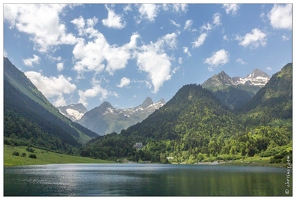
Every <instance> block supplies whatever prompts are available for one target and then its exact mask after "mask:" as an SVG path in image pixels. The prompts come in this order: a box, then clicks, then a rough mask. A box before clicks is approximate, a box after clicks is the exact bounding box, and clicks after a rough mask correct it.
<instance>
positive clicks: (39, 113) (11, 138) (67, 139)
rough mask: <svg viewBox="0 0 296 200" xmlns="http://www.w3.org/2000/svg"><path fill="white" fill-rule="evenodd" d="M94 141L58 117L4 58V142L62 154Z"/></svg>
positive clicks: (90, 135)
mask: <svg viewBox="0 0 296 200" xmlns="http://www.w3.org/2000/svg"><path fill="white" fill-rule="evenodd" d="M93 137H96V134H95V133H93V132H91V131H89V130H88V129H86V128H84V127H82V126H81V125H79V124H76V123H74V122H72V121H71V120H69V119H68V118H66V117H64V116H63V115H61V114H60V113H59V112H58V110H57V109H56V108H55V107H54V106H53V105H51V104H50V103H49V102H48V101H47V100H46V98H45V97H44V96H43V95H42V93H41V92H39V91H38V90H37V88H36V87H35V86H34V85H33V84H32V83H31V82H30V80H29V79H28V78H27V77H26V76H25V75H24V74H23V73H22V72H21V71H19V70H18V69H17V68H16V67H15V66H14V65H12V63H11V62H10V61H9V60H8V58H4V142H5V143H7V144H15V145H18V144H22V145H34V146H38V147H41V148H46V149H48V150H55V151H58V152H66V151H69V150H71V149H72V147H75V148H78V147H79V146H81V144H82V143H85V142H87V141H89V140H90V139H91V138H93Z"/></svg>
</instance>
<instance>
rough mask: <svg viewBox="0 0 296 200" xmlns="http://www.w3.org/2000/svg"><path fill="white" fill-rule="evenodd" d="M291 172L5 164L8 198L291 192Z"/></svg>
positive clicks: (244, 168) (212, 167)
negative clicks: (288, 185) (7, 165)
mask: <svg viewBox="0 0 296 200" xmlns="http://www.w3.org/2000/svg"><path fill="white" fill-rule="evenodd" d="M286 174H287V169H285V168H274V167H259V166H258V167H257V166H224V165H169V164H168V165H162V164H57V165H36V166H20V167H5V168H4V196H291V194H292V189H291V187H292V186H291V187H290V188H288V187H287V185H286V184H285V183H286V180H287V177H286ZM290 181H292V177H291V178H290ZM287 189H289V190H288V192H289V194H286V193H287Z"/></svg>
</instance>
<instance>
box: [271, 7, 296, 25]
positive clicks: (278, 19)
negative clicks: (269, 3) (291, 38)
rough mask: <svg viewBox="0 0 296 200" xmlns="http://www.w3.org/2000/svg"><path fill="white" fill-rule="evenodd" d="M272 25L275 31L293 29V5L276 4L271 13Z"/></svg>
mask: <svg viewBox="0 0 296 200" xmlns="http://www.w3.org/2000/svg"><path fill="white" fill-rule="evenodd" d="M268 17H269V20H270V25H271V26H272V27H273V28H274V29H288V30H291V29H292V4H286V5H279V4H275V5H274V6H273V8H272V9H271V11H270V12H269V15H268Z"/></svg>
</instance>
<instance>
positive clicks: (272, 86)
mask: <svg viewBox="0 0 296 200" xmlns="http://www.w3.org/2000/svg"><path fill="white" fill-rule="evenodd" d="M292 67H293V65H292V63H289V64H287V65H285V66H284V67H283V68H282V70H281V71H279V72H277V73H276V74H274V75H273V76H272V77H271V79H270V80H269V82H268V83H267V84H266V85H265V87H263V88H262V89H260V90H259V91H258V93H257V94H256V95H255V96H254V98H253V99H252V100H251V101H249V102H248V103H247V104H246V105H244V106H243V107H242V108H241V109H239V110H238V111H240V113H243V114H244V117H245V120H246V121H245V124H248V125H251V124H252V125H258V124H261V125H266V124H268V123H269V122H271V121H272V120H274V119H292V94H293V92H292V91H293V90H292V74H293V72H292Z"/></svg>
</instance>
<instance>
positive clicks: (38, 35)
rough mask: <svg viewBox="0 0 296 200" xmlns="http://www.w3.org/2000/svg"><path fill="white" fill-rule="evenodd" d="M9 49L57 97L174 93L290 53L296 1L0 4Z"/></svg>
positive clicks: (118, 98) (82, 99)
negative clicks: (211, 78)
mask: <svg viewBox="0 0 296 200" xmlns="http://www.w3.org/2000/svg"><path fill="white" fill-rule="evenodd" d="M3 10H4V14H3V18H4V24H3V41H4V43H3V46H4V56H6V57H8V58H9V59H10V61H11V62H12V63H13V64H14V65H15V66H16V67H18V68H19V69H20V70H21V71H23V72H24V73H25V74H26V76H27V77H28V78H29V79H30V80H31V81H32V82H33V83H34V84H35V85H36V86H37V88H38V89H39V90H40V91H41V92H42V93H43V94H44V95H45V96H46V97H47V98H48V100H49V101H50V102H52V103H53V104H54V105H56V106H62V105H68V104H72V103H83V104H84V105H85V106H86V107H87V109H88V110H90V109H92V108H94V107H96V106H99V105H100V104H101V103H102V102H103V101H108V102H110V103H111V104H112V105H113V106H115V107H118V108H127V107H134V106H137V105H139V104H141V103H142V102H143V101H144V100H145V98H146V97H148V96H149V97H151V98H152V99H153V101H154V102H156V101H159V100H160V99H161V98H164V99H165V100H166V101H169V100H170V99H171V98H172V97H173V95H174V94H175V93H176V92H177V91H178V90H179V89H180V88H181V87H182V86H183V85H185V84H190V83H197V84H201V83H203V82H204V81H205V80H207V79H208V78H210V77H211V76H213V75H214V74H217V73H219V72H221V71H222V70H224V71H225V72H226V73H227V74H228V75H230V76H231V77H233V76H241V77H245V76H246V75H247V74H249V73H251V72H252V71H253V69H255V68H258V69H261V70H263V71H265V72H266V73H268V74H269V75H272V74H274V73H276V72H278V71H279V70H280V69H281V68H282V67H283V66H284V65H285V64H287V63H289V62H292V37H293V35H292V4H49V5H48V4H4V5H3Z"/></svg>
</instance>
